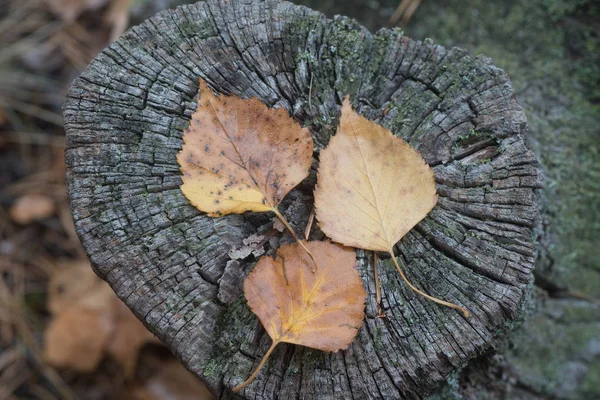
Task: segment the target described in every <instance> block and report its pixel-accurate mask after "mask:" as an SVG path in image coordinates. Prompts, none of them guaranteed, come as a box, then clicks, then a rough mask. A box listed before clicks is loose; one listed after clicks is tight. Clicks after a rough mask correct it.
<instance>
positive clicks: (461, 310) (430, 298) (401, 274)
mask: <svg viewBox="0 0 600 400" xmlns="http://www.w3.org/2000/svg"><path fill="white" fill-rule="evenodd" d="M389 253H390V255H391V256H392V261H393V262H394V265H395V266H396V269H397V270H398V272H399V273H400V276H401V277H402V279H404V282H406V284H407V285H408V287H410V288H411V289H412V290H414V291H415V292H417V293H418V294H420V295H421V296H423V297H425V298H427V299H429V300H431V301H433V302H435V303H438V304H441V305H443V306H446V307H450V308H454V309H457V310H458V311H460V312H462V313H463V315H464V316H465V317H467V318H468V317H470V316H471V313H470V312H469V310H467V309H465V308H463V307H461V306H459V305H456V304H454V303H449V302H447V301H444V300H440V299H438V298H436V297H433V296H430V295H428V294H427V293H425V292H423V291H421V290H419V289H417V288H416V287H415V286H413V284H412V283H410V282H409V280H408V279H407V278H406V276H405V275H404V272H402V268H400V265H398V260H397V259H396V257H395V256H394V251H393V250H392V249H390V250H389Z"/></svg>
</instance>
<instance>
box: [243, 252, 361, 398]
mask: <svg viewBox="0 0 600 400" xmlns="http://www.w3.org/2000/svg"><path fill="white" fill-rule="evenodd" d="M307 246H308V247H309V249H310V251H311V252H312V254H313V255H314V257H315V259H316V262H317V264H318V265H319V268H318V269H317V270H316V271H315V272H314V273H313V272H312V270H311V267H310V265H311V264H310V260H309V259H308V258H307V257H308V256H307V254H306V253H305V252H304V251H302V249H301V248H300V247H299V246H298V244H297V243H295V244H291V245H285V246H282V247H281V248H279V250H278V251H277V257H276V258H272V257H263V258H261V259H260V260H259V261H258V263H257V264H256V267H254V269H253V270H252V272H251V273H250V275H248V277H247V278H246V280H245V281H244V295H245V296H246V300H247V301H248V305H249V306H250V309H251V310H252V312H254V313H255V314H256V315H257V316H258V319H259V320H260V322H261V323H262V325H263V326H264V327H265V330H266V331H267V333H268V334H269V336H270V337H271V339H273V343H272V344H271V347H270V348H269V350H268V351H267V353H266V354H265V356H264V358H263V359H262V361H261V363H260V364H259V366H258V367H257V368H256V370H255V371H254V372H253V373H252V375H251V376H250V378H248V380H246V382H244V383H243V384H241V385H240V386H238V387H236V388H235V389H234V392H239V391H240V390H242V389H243V388H244V387H246V386H247V385H248V384H249V383H250V382H252V381H253V380H254V378H256V376H257V375H258V373H259V372H260V370H261V368H262V367H263V365H264V364H265V362H266V360H267V359H268V357H269V355H270V354H271V352H272V351H273V350H274V349H275V346H277V344H279V343H281V342H286V343H295V344H300V345H303V346H308V347H312V348H315V349H319V350H323V351H338V350H340V349H346V348H347V347H348V346H349V345H350V343H352V340H353V339H354V336H356V333H357V332H358V330H359V329H360V326H361V324H362V320H363V317H364V313H363V309H364V306H365V299H366V296H367V294H366V292H365V290H364V288H363V282H362V279H361V278H360V276H359V274H358V270H357V269H356V255H355V252H354V250H353V249H350V248H347V247H343V246H340V245H337V244H332V243H329V242H308V243H307Z"/></svg>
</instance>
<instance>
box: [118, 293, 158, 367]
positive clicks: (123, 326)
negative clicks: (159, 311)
mask: <svg viewBox="0 0 600 400" xmlns="http://www.w3.org/2000/svg"><path fill="white" fill-rule="evenodd" d="M112 306H113V307H112V317H113V321H114V323H115V332H114V335H113V337H112V340H111V341H110V343H109V344H108V352H109V354H111V355H112V356H113V357H114V358H115V360H117V362H119V364H121V365H122V366H123V369H124V374H125V378H131V377H133V375H134V373H135V368H136V365H137V359H138V354H139V352H140V350H141V349H142V347H143V346H145V345H146V344H148V343H156V344H160V341H159V340H158V339H157V338H156V337H155V336H154V335H153V334H152V333H150V332H149V331H148V329H146V327H145V326H144V324H142V323H141V322H140V320H138V319H137V318H135V316H134V315H133V314H132V313H131V310H130V309H129V308H127V306H126V305H125V303H123V302H122V301H121V300H119V299H118V298H117V297H116V296H113V302H112Z"/></svg>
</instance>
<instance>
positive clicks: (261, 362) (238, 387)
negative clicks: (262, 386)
mask: <svg viewBox="0 0 600 400" xmlns="http://www.w3.org/2000/svg"><path fill="white" fill-rule="evenodd" d="M278 344H279V342H276V341H273V343H272V344H271V347H269V350H267V352H266V353H265V355H264V356H263V358H262V360H261V361H260V364H258V367H256V369H255V370H254V372H253V373H252V375H250V377H249V378H248V379H246V381H245V382H244V383H242V384H241V385H239V386H236V387H234V388H233V393H238V392H239V391H240V390H242V389H244V388H245V387H246V386H248V385H249V384H251V383H252V381H253V380H254V379H255V378H256V377H257V376H258V374H259V372H260V370H261V369H262V367H264V366H265V363H266V362H267V360H268V359H269V356H270V355H271V353H272V352H273V350H275V347H276V346H277V345H278Z"/></svg>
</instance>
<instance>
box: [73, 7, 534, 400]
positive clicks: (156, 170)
mask: <svg viewBox="0 0 600 400" xmlns="http://www.w3.org/2000/svg"><path fill="white" fill-rule="evenodd" d="M199 77H202V78H204V79H206V80H207V81H208V82H209V84H210V85H211V86H212V87H213V88H214V89H215V90H216V91H218V92H221V93H226V94H235V95H238V96H241V97H244V98H248V97H257V98H259V99H260V100H261V101H262V102H264V103H266V104H267V105H269V106H275V107H285V108H286V109H287V110H288V111H289V112H290V114H292V115H293V117H294V118H296V119H297V120H298V121H300V123H301V124H303V125H306V126H308V127H309V128H310V129H311V131H312V133H313V137H314V140H315V144H316V148H315V155H314V166H313V171H312V173H311V175H310V176H309V177H308V178H307V179H306V180H305V181H304V182H303V183H302V184H301V185H300V186H299V187H297V188H296V189H295V190H293V191H292V192H291V193H290V194H289V195H288V197H287V198H286V200H285V201H284V203H283V204H282V206H281V208H280V209H281V210H282V212H283V214H284V215H286V217H287V218H288V220H289V221H291V222H292V224H293V225H294V227H295V228H296V229H297V230H298V231H300V230H301V229H303V228H304V226H305V224H306V221H307V219H308V215H309V213H310V211H311V207H312V201H313V199H312V190H313V187H314V184H315V177H316V175H315V168H316V166H317V165H318V154H319V151H320V149H322V148H323V147H324V146H326V144H327V142H328V139H329V137H330V136H331V135H332V134H334V130H335V126H336V123H337V120H338V118H339V113H340V104H341V101H342V99H343V98H344V96H345V95H346V94H350V96H351V98H352V100H353V103H354V106H355V108H356V109H357V111H358V112H359V113H361V114H362V115H364V116H365V117H367V118H369V119H372V120H375V121H376V122H377V123H379V124H382V125H384V126H385V127H386V128H388V129H389V130H391V131H392V132H393V133H394V134H396V135H399V136H401V137H403V138H404V139H405V140H406V141H408V142H409V143H410V144H411V145H412V146H414V147H415V148H417V149H418V150H419V151H420V152H421V154H422V155H423V156H424V158H425V160H426V161H427V162H428V163H429V164H430V165H431V166H432V167H433V168H434V171H435V179H436V183H437V188H438V192H439V195H440V199H439V203H438V205H437V206H436V207H435V208H434V210H433V211H432V212H431V214H430V215H429V216H428V217H427V218H426V219H425V220H423V221H422V222H421V223H419V224H418V226H416V227H415V228H414V229H413V230H412V231H411V232H410V233H409V234H408V235H406V236H405V237H404V238H403V239H402V240H401V241H400V243H398V244H397V245H396V254H398V255H399V257H401V258H402V261H403V262H404V264H405V265H406V274H407V275H408V277H409V279H410V280H411V281H412V282H414V283H415V284H416V285H417V286H419V287H420V288H422V289H424V290H425V291H427V292H429V293H430V294H432V295H434V296H437V297H440V298H443V299H446V300H448V301H451V302H454V303H457V304H460V305H462V306H464V307H466V308H467V309H469V310H470V311H471V312H472V313H473V316H472V317H471V318H469V319H465V318H464V317H463V316H462V315H461V314H460V313H458V312H456V311H454V310H451V309H447V308H444V307H441V306H439V305H437V304H434V303H432V302H429V301H427V300H426V299H424V298H423V297H420V296H418V295H415V293H413V292H412V291H411V290H410V289H408V288H407V286H406V285H405V284H404V283H403V282H402V281H401V279H400V277H399V276H398V273H397V272H396V270H395V268H394V267H393V265H392V263H391V261H390V260H389V259H388V260H385V259H380V261H379V274H380V277H381V284H382V290H383V300H382V304H383V307H384V311H385V312H386V314H387V318H377V304H376V299H375V287H374V280H373V269H372V261H373V258H372V254H371V253H370V252H363V251H357V259H358V263H359V270H360V273H361V275H362V278H363V280H364V284H365V287H366V289H367V291H368V293H369V296H368V298H367V305H366V318H365V321H364V324H363V327H362V329H361V330H360V332H359V333H358V335H357V337H356V339H355V340H354V342H353V344H352V345H351V346H350V348H349V349H348V350H346V351H340V352H337V353H324V352H320V351H316V350H312V349H308V348H304V347H301V346H294V345H279V346H278V348H277V349H276V350H275V352H274V353H273V355H272V356H271V360H270V361H269V363H268V364H267V366H266V367H265V368H264V369H263V370H262V372H261V373H260V375H259V377H258V378H257V380H255V381H254V382H253V383H252V384H251V385H250V386H248V387H247V388H246V389H245V390H244V391H243V392H242V393H241V395H242V396H243V397H247V398H261V399H263V398H264V399H270V398H281V399H288V398H302V399H310V398H318V399H328V398H356V399H367V398H385V399H394V398H421V397H423V396H425V395H427V394H428V393H430V392H431V390H433V389H434V388H435V387H436V385H438V384H439V383H440V382H441V381H443V380H444V379H445V378H446V377H447V376H448V375H449V374H451V373H452V372H455V371H457V370H459V369H460V368H462V367H464V366H465V365H466V364H467V363H468V362H469V360H471V359H473V358H475V357H478V356H480V355H483V354H486V353H487V352H489V351H491V350H493V349H494V346H495V345H496V344H497V343H498V341H499V340H500V339H501V338H502V336H503V334H504V332H505V331H506V330H507V329H509V328H510V327H511V325H512V324H513V322H514V321H515V320H516V319H518V317H519V314H520V312H521V310H522V308H523V305H524V303H525V301H526V299H527V296H528V292H529V289H530V287H531V284H532V269H533V266H534V260H535V256H536V247H535V244H536V243H535V240H536V235H535V233H536V224H537V220H538V207H537V202H536V196H535V192H536V189H537V188H540V187H541V173H540V170H539V168H538V166H537V162H536V158H535V157H534V155H533V154H532V152H531V151H530V150H528V148H527V145H526V144H525V143H524V141H523V135H522V134H523V132H524V130H525V129H526V118H525V115H524V113H523V111H522V109H521V107H520V106H519V105H518V104H517V102H516V100H515V96H514V93H513V91H512V89H511V84H510V82H509V80H508V77H507V76H506V74H505V73H504V72H503V71H502V70H500V69H499V68H497V67H495V66H494V65H492V63H491V60H489V59H487V58H484V57H478V58H471V57H470V56H469V55H467V54H466V52H465V51H464V50H461V49H458V48H453V49H450V50H448V49H446V48H444V47H441V46H438V45H435V44H434V43H432V42H430V41H425V42H416V41H413V40H411V39H409V38H407V37H404V36H402V32H401V31H400V30H396V29H392V30H388V29H382V30H380V31H378V32H377V33H376V34H371V33H369V32H368V31H367V30H365V29H364V28H363V27H361V26H360V25H358V24H357V23H356V22H354V21H353V20H350V19H348V18H344V17H336V18H334V19H333V20H328V19H326V18H325V17H324V16H323V15H322V14H320V13H318V12H315V11H312V10H310V9H308V8H305V7H300V6H295V5H293V4H291V3H288V2H279V1H249V0H220V1H217V0H214V1H213V0H211V1H208V2H206V3H197V4H193V5H188V6H183V7H179V8H177V9H176V10H168V11H164V12H161V13H160V14H158V15H156V16H155V17H153V18H150V19H149V20H147V21H146V22H144V23H143V24H141V25H139V26H137V27H134V28H132V29H131V30H129V31H128V32H127V33H126V34H124V35H123V36H122V37H121V38H120V39H119V40H118V41H117V42H115V43H113V44H112V45H110V46H109V47H108V48H107V49H105V50H104V51H103V52H102V53H101V54H99V55H98V56H97V57H96V58H95V59H94V60H93V61H92V62H91V64H90V66H89V67H88V69H87V70H86V71H85V72H84V73H83V74H82V75H81V77H79V78H78V79H77V80H75V82H74V83H73V86H72V87H71V89H70V91H69V93H68V98H67V102H66V105H65V112H64V115H65V126H66V131H67V150H66V160H67V171H68V172H67V173H68V191H69V196H70V198H71V204H72V210H73V215H74V219H75V224H76V229H77V232H78V234H79V236H80V238H81V241H82V243H83V245H84V247H85V250H86V252H87V254H88V255H89V257H90V259H91V262H92V265H93V267H94V269H95V271H96V272H97V274H98V275H99V276H100V277H102V278H103V279H105V280H106V281H107V282H108V283H109V284H110V285H111V287H112V288H113V289H114V290H115V292H116V293H117V294H118V296H119V297H120V298H121V299H122V300H123V301H124V302H125V303H126V304H127V305H128V306H129V307H130V308H131V309H132V310H133V312H134V313H135V315H136V316H137V317H138V318H140V319H141V320H142V321H143V322H144V323H145V324H146V326H147V327H148V328H149V329H150V330H151V331H152V332H154V333H155V334H156V335H157V336H158V337H159V338H160V339H161V340H162V341H164V343H166V344H167V345H168V346H169V347H170V348H171V350H172V351H173V352H174V353H175V354H176V355H177V357H178V358H180V359H181V361H182V362H183V364H184V365H185V366H186V367H187V368H188V369H190V370H191V371H192V372H194V373H195V374H196V375H197V376H199V377H200V378H201V379H202V380H204V382H206V384H207V385H208V387H209V388H210V389H211V390H212V391H213V392H214V393H216V394H218V395H220V396H222V397H224V398H229V397H234V395H233V394H232V393H231V388H232V387H233V386H235V385H237V384H239V383H241V382H242V381H243V380H244V379H245V378H247V377H248V375H249V374H250V372H251V371H252V370H253V369H254V367H256V365H257V364H258V362H259V361H260V359H261V357H262V356H263V355H264V353H265V352H266V350H267V348H268V347H269V345H270V339H269V337H268V335H267V334H266V333H265V332H264V330H263V328H262V327H261V325H260V323H259V322H258V320H257V318H256V317H255V316H254V315H253V314H252V313H251V312H250V310H249V308H248V306H247V305H246V303H245V300H244V298H243V294H242V290H241V287H242V281H243V278H244V277H245V276H246V275H247V274H248V273H249V271H250V270H251V269H252V268H253V266H254V264H255V262H256V260H257V259H258V257H259V256H260V255H261V254H272V253H274V252H275V250H276V249H277V248H278V247H279V246H280V245H281V244H282V243H288V242H291V241H292V239H291V237H290V235H289V234H287V233H285V232H283V233H280V232H279V231H276V230H274V229H273V222H274V217H273V216H272V215H269V214H252V213H247V214H244V215H229V216H225V217H222V218H210V217H207V216H206V215H204V214H203V213H201V212H199V211H198V210H196V209H195V208H194V207H193V206H192V205H190V204H189V202H188V201H187V199H186V198H185V197H184V196H183V194H182V192H181V190H180V189H179V186H180V184H181V174H180V171H179V166H178V164H177V160H176V154H177V152H178V151H179V150H180V149H181V146H182V139H181V137H182V132H183V130H184V129H185V128H186V127H187V126H188V124H189V120H190V117H191V114H192V113H193V111H194V110H195V107H196V100H197V96H198V78H199ZM319 235H320V233H319V232H318V230H317V231H316V232H314V233H313V236H315V237H319Z"/></svg>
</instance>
